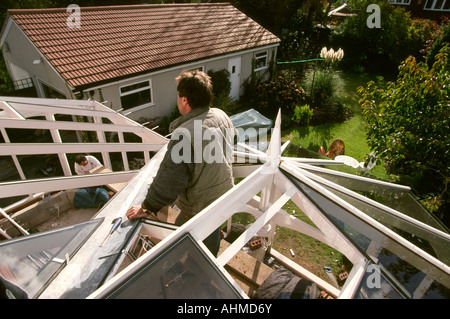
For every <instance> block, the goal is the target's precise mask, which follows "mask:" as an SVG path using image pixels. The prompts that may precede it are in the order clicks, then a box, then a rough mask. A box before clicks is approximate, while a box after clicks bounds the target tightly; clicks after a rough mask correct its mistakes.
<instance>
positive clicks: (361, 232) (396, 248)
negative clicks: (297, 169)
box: [285, 173, 450, 298]
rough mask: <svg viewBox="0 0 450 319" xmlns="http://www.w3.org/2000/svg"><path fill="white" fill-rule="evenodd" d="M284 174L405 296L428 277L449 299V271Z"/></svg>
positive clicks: (442, 294) (410, 293) (412, 292)
mask: <svg viewBox="0 0 450 319" xmlns="http://www.w3.org/2000/svg"><path fill="white" fill-rule="evenodd" d="M285 174H286V176H287V177H288V178H289V179H290V180H291V181H292V182H293V183H294V184H295V185H296V186H297V188H298V190H299V191H300V192H301V193H303V194H304V195H305V196H306V197H307V198H308V199H309V200H310V201H311V202H312V203H313V204H314V205H315V206H317V207H318V208H319V209H320V210H321V211H322V212H323V213H324V215H325V216H327V217H328V218H329V219H330V220H331V221H332V222H333V223H334V224H335V225H336V226H337V227H338V228H339V229H340V231H342V233H344V234H345V235H346V236H347V237H348V238H349V239H350V240H351V241H352V242H353V243H354V244H355V245H356V246H357V247H359V249H360V250H361V252H362V253H364V254H365V255H366V256H368V257H370V259H371V260H372V261H374V262H375V263H378V264H379V265H380V266H382V267H383V268H384V269H385V271H387V274H389V276H390V277H392V278H393V280H391V279H390V278H389V279H388V280H389V281H390V282H391V284H392V283H394V282H395V285H396V286H397V287H399V290H402V291H403V292H404V293H403V295H404V296H405V297H411V296H413V295H414V293H415V291H416V289H417V288H418V286H419V284H420V283H421V282H422V281H423V280H424V278H425V277H429V278H431V279H432V280H436V281H438V282H439V283H442V284H443V286H444V287H445V290H444V291H443V292H442V293H441V294H440V295H439V298H446V294H447V291H448V288H449V287H450V275H449V274H448V273H446V272H445V271H443V270H441V269H440V268H438V267H436V266H435V265H434V264H432V263H431V262H430V261H429V260H427V259H425V258H424V257H421V256H420V255H418V254H417V253H416V252H413V251H411V250H410V249H408V248H406V246H403V244H400V242H398V241H396V240H395V239H393V238H391V237H389V236H388V235H386V234H384V233H383V232H381V231H380V230H378V229H377V228H375V227H374V226H372V225H370V224H368V223H367V222H365V221H364V220H362V219H360V218H359V217H357V216H356V215H354V214H352V213H351V212H349V211H348V210H346V209H345V208H344V207H342V206H341V205H339V204H337V203H336V202H334V201H333V200H331V199H330V198H328V197H326V196H324V195H323V194H321V193H319V192H318V191H316V190H314V189H313V188H312V187H310V186H308V185H306V184H305V183H303V182H300V181H299V180H297V179H296V178H294V177H293V176H291V175H289V174H288V173H285ZM369 248H370V250H369Z"/></svg>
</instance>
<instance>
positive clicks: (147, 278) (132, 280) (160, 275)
mask: <svg viewBox="0 0 450 319" xmlns="http://www.w3.org/2000/svg"><path fill="white" fill-rule="evenodd" d="M239 297H240V295H239V294H238V293H237V292H236V291H235V290H234V288H233V287H232V286H231V285H230V283H229V282H228V281H227V280H226V279H225V277H223V274H222V273H221V272H220V271H219V270H218V269H217V268H216V267H215V266H214V265H213V263H212V262H211V261H210V260H209V259H208V258H207V257H206V255H205V254H203V252H202V251H201V250H200V248H199V247H198V246H197V245H196V244H195V242H194V241H193V240H192V238H191V237H190V236H189V235H186V236H185V237H183V238H182V239H180V240H179V241H178V242H176V243H175V244H174V245H173V246H171V247H170V248H168V249H167V250H166V251H164V252H163V253H162V254H160V255H159V256H157V257H155V258H154V259H153V260H151V261H149V263H148V264H146V265H145V266H143V267H142V268H141V269H139V270H138V271H137V272H136V273H135V274H132V275H130V277H128V278H126V279H125V281H124V282H123V283H122V285H121V286H120V287H119V288H117V289H114V291H113V292H112V293H111V294H109V295H108V296H107V298H118V299H130V298H133V299H134V298H139V299H147V298H151V299H209V298H239Z"/></svg>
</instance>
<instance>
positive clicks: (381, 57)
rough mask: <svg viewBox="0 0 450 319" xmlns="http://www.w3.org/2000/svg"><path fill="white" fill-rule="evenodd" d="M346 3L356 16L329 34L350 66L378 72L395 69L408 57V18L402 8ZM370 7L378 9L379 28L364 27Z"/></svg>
mask: <svg viewBox="0 0 450 319" xmlns="http://www.w3.org/2000/svg"><path fill="white" fill-rule="evenodd" d="M349 4H350V5H351V7H352V9H353V10H354V12H356V13H357V14H356V15H355V16H352V17H349V18H348V19H347V20H346V21H345V23H341V24H340V25H339V26H338V27H337V28H336V29H335V30H334V31H333V33H332V35H331V44H332V45H333V46H336V47H342V48H343V49H344V51H345V53H346V57H347V60H348V61H351V62H350V63H352V65H354V64H356V63H359V65H362V66H364V67H365V68H366V69H367V70H369V71H375V72H379V71H380V68H381V69H383V68H386V69H388V70H389V69H390V68H395V67H396V66H398V65H399V64H400V63H401V61H403V60H404V59H405V58H407V57H408V55H410V54H412V52H410V46H409V40H408V39H409V36H408V32H409V31H408V29H409V25H410V20H411V18H410V15H409V13H407V12H405V10H404V9H403V8H400V7H399V6H393V5H392V4H390V3H388V2H387V1H385V0H353V1H350V2H349ZM370 4H377V5H379V7H380V23H381V27H380V28H369V27H368V25H367V19H368V18H369V16H370V15H371V12H367V7H368V6H369V5H370Z"/></svg>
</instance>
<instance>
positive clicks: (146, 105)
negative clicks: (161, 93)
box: [119, 79, 155, 112]
mask: <svg viewBox="0 0 450 319" xmlns="http://www.w3.org/2000/svg"><path fill="white" fill-rule="evenodd" d="M144 82H147V83H148V85H146V86H144V87H140V88H137V89H134V90H130V91H128V92H125V93H122V89H123V88H126V87H129V86H133V85H137V84H140V83H144ZM146 90H149V91H150V102H148V103H144V104H141V105H137V106H133V107H129V108H126V107H124V105H123V102H122V97H124V96H128V95H131V94H135V93H139V92H142V91H146ZM119 99H120V107H121V109H122V110H124V111H125V110H126V111H127V112H135V111H139V110H142V109H144V108H147V107H150V106H153V105H155V102H154V99H153V83H152V79H144V80H139V81H135V82H133V83H129V84H126V85H121V86H119Z"/></svg>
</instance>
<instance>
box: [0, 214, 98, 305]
mask: <svg viewBox="0 0 450 319" xmlns="http://www.w3.org/2000/svg"><path fill="white" fill-rule="evenodd" d="M102 221H103V218H100V219H95V220H91V221H88V222H84V223H80V224H76V225H72V226H68V227H62V228H59V229H56V230H51V231H45V232H40V233H35V234H32V235H29V236H23V237H18V238H14V239H10V240H6V241H2V242H1V243H0V275H1V276H2V277H3V278H5V279H7V280H8V281H10V282H12V283H13V284H15V285H17V286H19V287H20V288H22V289H23V290H25V292H26V293H27V294H28V297H29V298H35V297H37V296H38V295H39V294H40V293H41V292H42V290H43V289H44V288H45V287H46V286H47V285H48V284H49V283H50V281H51V279H52V278H53V276H54V274H55V273H56V272H58V271H60V270H61V269H62V268H63V267H65V265H66V258H67V257H69V258H70V257H71V256H72V255H73V254H74V253H75V252H76V251H77V250H78V249H79V247H80V246H81V245H82V244H83V243H84V242H85V241H86V240H87V239H88V238H89V236H90V235H91V234H92V233H93V231H94V230H95V229H96V228H97V227H98V225H100V223H101V222H102Z"/></svg>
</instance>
